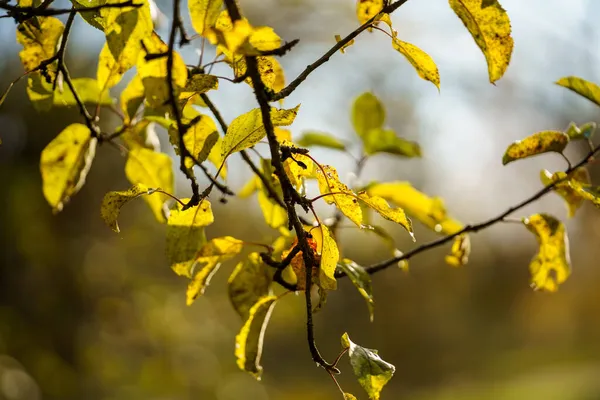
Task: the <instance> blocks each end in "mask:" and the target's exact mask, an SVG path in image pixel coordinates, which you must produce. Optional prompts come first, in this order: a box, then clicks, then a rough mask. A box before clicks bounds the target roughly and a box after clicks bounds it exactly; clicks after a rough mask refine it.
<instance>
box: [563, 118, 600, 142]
mask: <svg viewBox="0 0 600 400" xmlns="http://www.w3.org/2000/svg"><path fill="white" fill-rule="evenodd" d="M596 128H597V126H596V123H595V122H593V121H592V122H586V123H585V124H583V125H581V126H577V125H576V124H575V123H574V122H571V123H570V124H569V127H568V128H567V130H566V131H565V133H566V134H567V135H569V139H571V140H581V139H591V138H592V136H594V132H596Z"/></svg>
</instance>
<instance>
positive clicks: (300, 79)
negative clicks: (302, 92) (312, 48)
mask: <svg viewBox="0 0 600 400" xmlns="http://www.w3.org/2000/svg"><path fill="white" fill-rule="evenodd" d="M407 1H408V0H398V1H396V2H394V3H392V4H389V5H388V6H386V7H384V8H383V10H381V12H382V13H387V14H391V13H393V12H394V11H396V10H397V9H398V8H400V6H402V5H403V4H404V3H406V2H407ZM376 19H377V15H376V16H374V17H373V18H371V19H370V20H368V21H367V22H365V23H364V24H362V25H361V26H359V27H358V28H356V30H354V31H353V32H352V33H350V34H349V35H348V36H346V37H345V38H343V39H342V40H340V41H339V42H337V43H336V44H335V46H333V47H332V48H331V49H329V51H327V53H325V54H323V56H321V58H319V59H318V60H317V61H315V62H314V63H312V64H310V65H309V66H307V67H306V69H304V71H302V73H301V74H300V75H298V77H297V78H296V79H294V80H293V81H292V82H290V83H289V84H288V85H287V86H286V87H285V88H283V89H281V90H280V91H279V92H277V93H275V94H274V95H273V96H271V99H270V100H271V101H277V100H281V99H283V98H286V97H288V96H289V95H290V94H292V92H293V91H294V90H296V89H297V88H298V86H300V84H301V83H302V82H304V80H305V79H306V78H307V77H308V75H310V74H311V73H312V72H313V71H314V70H316V69H317V68H319V67H320V66H321V65H323V64H325V63H326V62H327V61H329V59H330V58H331V56H333V55H334V54H335V53H336V52H337V51H338V50H339V49H341V48H342V47H344V46H345V45H346V44H348V43H350V41H352V40H353V39H354V38H355V37H357V36H358V35H360V34H361V33H362V32H363V31H364V30H365V29H367V28H368V27H369V26H371V24H372V23H373V22H375V20H376Z"/></svg>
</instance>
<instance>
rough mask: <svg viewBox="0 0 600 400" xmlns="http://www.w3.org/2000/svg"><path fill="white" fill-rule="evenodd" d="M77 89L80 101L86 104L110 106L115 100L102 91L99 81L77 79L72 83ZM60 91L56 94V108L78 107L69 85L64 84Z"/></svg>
mask: <svg viewBox="0 0 600 400" xmlns="http://www.w3.org/2000/svg"><path fill="white" fill-rule="evenodd" d="M71 82H72V83H73V87H74V89H75V93H77V95H78V96H79V99H80V100H81V101H82V102H83V103H84V104H93V105H96V104H97V105H100V106H110V105H112V104H113V100H112V98H111V97H110V93H108V91H101V90H100V86H98V81H96V80H95V79H92V78H75V79H73V80H72V81H71ZM62 89H63V90H62V92H61V91H60V90H56V91H55V92H54V100H53V102H54V105H55V106H68V107H73V106H77V101H76V100H75V96H74V95H73V92H72V91H71V88H69V86H68V85H66V84H64V85H63V88H62Z"/></svg>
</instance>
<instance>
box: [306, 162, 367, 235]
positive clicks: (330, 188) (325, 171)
mask: <svg viewBox="0 0 600 400" xmlns="http://www.w3.org/2000/svg"><path fill="white" fill-rule="evenodd" d="M316 171H317V180H318V182H319V191H320V192H321V195H326V196H323V200H325V202H326V203H327V204H334V203H335V205H336V207H337V208H338V209H339V210H340V211H341V212H342V213H343V214H344V215H345V216H346V217H348V219H350V221H352V222H354V223H355V224H356V225H357V226H358V227H360V228H364V226H363V223H362V221H363V216H362V210H361V209H360V205H359V203H358V199H357V196H356V194H355V193H354V192H353V191H352V190H350V188H349V187H348V186H346V185H345V184H343V183H342V182H340V177H339V176H338V173H337V170H336V169H335V168H334V167H332V166H331V165H321V167H318V166H317V167H316ZM328 193H331V194H328Z"/></svg>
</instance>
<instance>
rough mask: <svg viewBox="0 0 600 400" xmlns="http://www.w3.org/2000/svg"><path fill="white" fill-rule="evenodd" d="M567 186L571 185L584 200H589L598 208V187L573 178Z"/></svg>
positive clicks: (599, 198) (599, 206)
mask: <svg viewBox="0 0 600 400" xmlns="http://www.w3.org/2000/svg"><path fill="white" fill-rule="evenodd" d="M569 186H571V188H572V189H573V190H575V191H576V192H577V194H578V195H579V196H581V197H582V198H584V199H585V200H589V201H591V202H592V204H594V205H595V206H596V207H598V208H600V187H598V186H590V185H587V184H584V183H582V182H579V181H577V180H574V179H571V180H570V181H569Z"/></svg>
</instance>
